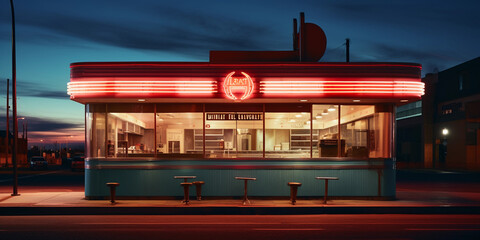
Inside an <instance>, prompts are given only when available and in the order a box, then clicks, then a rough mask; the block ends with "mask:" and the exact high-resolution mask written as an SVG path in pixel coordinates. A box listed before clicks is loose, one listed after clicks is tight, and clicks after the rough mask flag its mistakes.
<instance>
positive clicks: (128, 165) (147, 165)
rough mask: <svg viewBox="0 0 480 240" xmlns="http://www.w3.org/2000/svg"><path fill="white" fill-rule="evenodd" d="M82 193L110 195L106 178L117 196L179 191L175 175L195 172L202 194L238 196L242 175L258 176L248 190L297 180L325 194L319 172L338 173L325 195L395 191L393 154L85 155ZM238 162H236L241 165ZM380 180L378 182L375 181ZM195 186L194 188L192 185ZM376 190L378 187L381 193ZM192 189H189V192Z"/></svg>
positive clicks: (266, 190)
mask: <svg viewBox="0 0 480 240" xmlns="http://www.w3.org/2000/svg"><path fill="white" fill-rule="evenodd" d="M88 162H89V163H88V165H87V166H88V167H87V169H86V171H85V195H86V196H87V197H88V198H103V197H106V196H108V194H109V190H108V188H107V187H106V185H105V183H106V182H111V181H114V182H119V183H120V186H119V187H118V188H117V194H118V196H124V197H139V198H141V197H179V198H180V197H181V196H182V195H183V190H182V188H181V187H180V182H182V181H183V180H181V179H174V178H173V177H174V176H179V175H194V176H197V179H196V180H201V181H205V185H204V186H203V188H202V195H204V196H206V197H208V196H219V197H240V196H242V195H243V184H244V183H243V181H240V180H235V179H234V177H236V176H242V177H256V178H257V181H250V182H249V185H248V194H249V196H259V197H270V196H271V197H279V196H288V195H289V192H290V190H289V187H288V186H287V182H290V181H296V182H301V183H302V186H301V187H300V188H299V190H298V195H299V196H300V197H315V196H323V193H324V182H323V181H322V180H316V179H315V177H317V176H332V177H339V178H340V179H339V180H336V181H330V182H329V196H344V197H379V196H381V197H388V198H394V197H395V170H394V169H393V167H392V166H393V164H392V162H391V160H382V161H361V160H360V161H330V162H328V161H327V162H325V161H321V162H319V161H317V162H315V161H295V162H294V161H270V162H268V161H134V162H132V161H88ZM239 166H240V167H239ZM379 180H380V186H379ZM192 190H193V189H192ZM379 191H380V193H379ZM194 193H195V191H194V190H193V191H191V195H192V196H193V195H194Z"/></svg>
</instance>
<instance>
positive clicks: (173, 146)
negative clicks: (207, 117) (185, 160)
mask: <svg viewBox="0 0 480 240" xmlns="http://www.w3.org/2000/svg"><path fill="white" fill-rule="evenodd" d="M202 115H203V114H202V113H157V114H156V124H157V134H156V142H157V146H156V151H157V156H159V157H166V156H172V155H184V156H186V155H190V156H192V157H193V156H195V157H202V156H203V135H202V130H203V126H202V122H203V121H202Z"/></svg>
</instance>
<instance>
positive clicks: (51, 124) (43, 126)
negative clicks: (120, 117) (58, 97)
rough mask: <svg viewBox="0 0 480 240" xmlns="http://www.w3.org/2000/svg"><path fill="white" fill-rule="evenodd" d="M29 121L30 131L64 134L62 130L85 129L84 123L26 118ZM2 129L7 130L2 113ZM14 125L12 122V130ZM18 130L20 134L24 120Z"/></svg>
mask: <svg viewBox="0 0 480 240" xmlns="http://www.w3.org/2000/svg"><path fill="white" fill-rule="evenodd" d="M25 117H26V119H27V121H26V123H27V124H28V131H29V132H30V131H57V132H62V130H65V129H74V128H84V124H83V123H81V124H80V123H68V122H62V121H57V120H52V119H43V118H38V117H32V116H25ZM0 119H2V120H1V122H0V129H5V115H4V113H2V114H1V115H0ZM10 121H12V115H10ZM12 126H13V124H12V122H10V127H11V128H12ZM18 126H19V127H18V130H19V132H21V131H22V126H23V122H22V120H20V121H19V125H18Z"/></svg>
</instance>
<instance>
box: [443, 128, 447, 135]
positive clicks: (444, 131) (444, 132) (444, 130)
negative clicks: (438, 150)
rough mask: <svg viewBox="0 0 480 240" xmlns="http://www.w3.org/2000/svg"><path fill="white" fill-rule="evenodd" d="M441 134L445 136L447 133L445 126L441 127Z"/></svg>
mask: <svg viewBox="0 0 480 240" xmlns="http://www.w3.org/2000/svg"><path fill="white" fill-rule="evenodd" d="M442 134H443V136H447V135H448V129H447V128H444V129H442Z"/></svg>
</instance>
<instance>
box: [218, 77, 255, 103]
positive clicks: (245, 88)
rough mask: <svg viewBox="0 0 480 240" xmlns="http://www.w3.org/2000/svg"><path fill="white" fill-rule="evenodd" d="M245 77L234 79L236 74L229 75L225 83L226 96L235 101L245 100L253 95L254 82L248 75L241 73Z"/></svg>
mask: <svg viewBox="0 0 480 240" xmlns="http://www.w3.org/2000/svg"><path fill="white" fill-rule="evenodd" d="M241 73H242V75H243V76H241V77H234V76H233V74H235V72H231V73H229V74H228V75H227V76H226V77H225V80H224V81H223V91H224V92H225V95H226V96H227V97H228V98H230V99H233V100H244V99H246V98H248V97H250V95H252V93H253V89H254V84H253V80H252V78H251V77H250V76H248V74H246V73H244V72H241Z"/></svg>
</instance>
